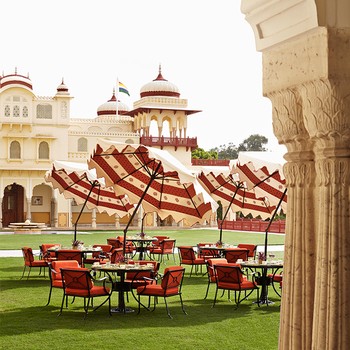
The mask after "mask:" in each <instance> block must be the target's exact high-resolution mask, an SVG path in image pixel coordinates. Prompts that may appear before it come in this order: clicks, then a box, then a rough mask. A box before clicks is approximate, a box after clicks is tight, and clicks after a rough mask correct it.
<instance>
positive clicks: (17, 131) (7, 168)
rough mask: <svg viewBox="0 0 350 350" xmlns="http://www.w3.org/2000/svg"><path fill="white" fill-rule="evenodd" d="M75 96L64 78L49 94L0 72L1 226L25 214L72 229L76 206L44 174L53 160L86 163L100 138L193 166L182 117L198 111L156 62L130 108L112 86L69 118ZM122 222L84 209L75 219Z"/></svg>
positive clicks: (152, 218)
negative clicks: (87, 111)
mask: <svg viewBox="0 0 350 350" xmlns="http://www.w3.org/2000/svg"><path fill="white" fill-rule="evenodd" d="M120 91H122V90H120ZM120 94H121V93H120ZM72 98H73V97H72V96H71V95H70V92H69V88H68V86H67V85H66V84H65V83H64V81H63V80H62V82H61V83H60V84H59V85H58V87H57V92H56V94H55V95H54V96H37V95H36V94H35V90H34V89H33V85H32V81H31V79H30V78H29V77H28V76H24V75H21V74H18V73H17V69H16V71H15V73H14V74H9V75H4V74H3V76H0V126H1V127H0V136H1V138H0V140H1V141H0V142H1V152H0V202H1V208H2V209H1V211H0V227H4V228H5V227H8V225H9V224H10V223H15V222H23V221H25V220H30V221H31V222H40V223H45V224H46V225H47V226H49V227H56V228H64V227H72V225H73V223H74V222H75V220H76V218H77V215H78V213H79V212H80V209H81V207H80V206H78V205H76V204H75V203H74V201H72V200H67V199H65V198H64V197H63V196H62V195H60V194H59V193H58V191H57V190H53V188H52V187H51V186H50V184H49V183H46V182H45V180H44V176H45V173H46V172H47V171H48V170H50V169H51V168H52V162H53V161H54V160H64V161H72V162H86V160H87V159H88V158H89V156H90V154H91V153H92V151H93V149H94V147H95V145H96V144H97V141H98V139H99V138H105V139H109V140H114V141H117V142H124V143H130V144H139V143H142V144H144V145H146V146H152V147H158V148H162V149H165V150H167V151H169V152H170V153H172V155H174V156H176V158H178V159H179V160H181V162H182V163H183V164H184V165H186V166H189V167H190V166H191V151H192V150H193V149H195V148H197V138H196V137H188V136H187V117H188V116H189V115H191V114H193V113H197V112H200V111H199V110H191V109H188V108H187V99H184V98H182V97H180V91H179V89H178V87H177V86H176V85H175V84H173V83H171V82H169V81H167V80H166V79H165V78H164V77H163V75H162V72H161V68H159V73H158V76H157V77H156V78H155V79H154V80H153V81H151V82H149V83H146V84H145V85H144V86H142V87H141V89H140V99H139V100H137V101H135V102H134V105H133V109H131V108H129V107H128V106H127V105H126V104H125V103H123V102H121V101H120V100H119V98H118V101H117V98H116V93H115V91H113V92H112V97H111V98H110V99H108V100H107V102H104V103H102V104H101V105H100V106H99V107H98V108H97V116H96V117H95V118H93V119H82V118H73V117H71V114H70V107H71V101H72ZM152 125H153V126H152ZM151 129H152V130H156V135H151V132H150V130H151ZM169 220H170V221H169V222H167V224H172V222H171V219H169ZM123 222H127V218H123V219H121V221H119V217H109V216H108V215H107V214H106V213H97V212H96V211H95V210H92V211H89V210H84V213H83V215H82V217H81V219H80V220H79V224H86V225H90V226H91V224H92V226H93V227H97V226H98V225H112V226H116V227H118V226H119V223H123ZM157 223H158V225H159V224H160V222H159V219H157V217H156V215H148V216H147V223H146V224H148V225H157Z"/></svg>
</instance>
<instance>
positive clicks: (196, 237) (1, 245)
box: [0, 229, 284, 249]
mask: <svg viewBox="0 0 350 350" xmlns="http://www.w3.org/2000/svg"><path fill="white" fill-rule="evenodd" d="M44 232H45V231H44ZM58 232H59V231H58ZM137 232H138V231H134V230H129V231H128V235H134V234H136V233H137ZM146 234H147V235H150V236H153V235H157V234H158V235H163V234H164V235H168V236H170V237H171V238H175V239H176V245H177V246H179V245H196V244H197V243H198V242H216V241H217V240H218V239H219V230H218V229H187V230H179V229H175V230H165V229H164V230H158V231H157V230H152V231H146ZM119 235H123V232H122V231H121V230H118V231H117V230H110V231H84V230H83V229H81V230H79V231H78V233H77V238H78V239H79V240H82V241H83V242H84V243H85V245H90V244H95V243H101V244H105V243H106V239H107V238H109V237H116V236H119ZM222 236H223V241H224V242H225V243H229V244H238V243H255V244H259V245H264V241H265V233H253V232H237V231H223V235H222ZM0 238H1V239H0V249H20V248H21V247H23V246H25V245H28V246H30V247H32V248H33V249H39V245H40V244H42V243H60V244H62V245H65V246H70V245H71V243H72V239H73V232H71V233H68V232H66V234H60V233H59V234H48V233H47V234H32V235H27V234H26V235H22V234H16V235H14V234H4V233H3V234H1V235H0ZM268 244H269V245H274V244H284V235H283V234H271V233H270V234H269V235H268Z"/></svg>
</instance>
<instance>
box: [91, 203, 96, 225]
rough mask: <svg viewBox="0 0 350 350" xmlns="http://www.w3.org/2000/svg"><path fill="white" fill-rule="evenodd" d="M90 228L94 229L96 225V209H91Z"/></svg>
mask: <svg viewBox="0 0 350 350" xmlns="http://www.w3.org/2000/svg"><path fill="white" fill-rule="evenodd" d="M91 227H92V228H96V227H97V224H96V208H93V209H92V210H91Z"/></svg>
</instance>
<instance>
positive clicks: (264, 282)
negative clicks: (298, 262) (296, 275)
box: [239, 260, 283, 305]
mask: <svg viewBox="0 0 350 350" xmlns="http://www.w3.org/2000/svg"><path fill="white" fill-rule="evenodd" d="M239 264H240V265H241V266H242V267H247V268H249V269H250V270H251V271H253V272H254V270H257V269H260V270H261V276H260V277H257V279H258V281H259V285H260V286H261V293H260V299H259V304H266V305H269V304H273V301H271V300H269V299H268V286H269V284H270V283H271V278H270V277H268V276H267V271H268V270H269V269H271V270H273V276H274V275H275V274H276V273H277V271H278V270H280V269H282V268H283V262H282V261H263V264H259V263H258V262H257V261H255V260H251V261H243V262H239Z"/></svg>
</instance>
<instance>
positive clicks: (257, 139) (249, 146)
mask: <svg viewBox="0 0 350 350" xmlns="http://www.w3.org/2000/svg"><path fill="white" fill-rule="evenodd" d="M267 142H268V139H267V138H266V137H265V136H262V135H259V134H254V135H250V136H249V137H248V138H247V139H245V140H244V141H243V142H242V143H240V144H239V146H238V151H266V150H267V149H266V148H265V147H264V145H266V144H267Z"/></svg>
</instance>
